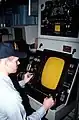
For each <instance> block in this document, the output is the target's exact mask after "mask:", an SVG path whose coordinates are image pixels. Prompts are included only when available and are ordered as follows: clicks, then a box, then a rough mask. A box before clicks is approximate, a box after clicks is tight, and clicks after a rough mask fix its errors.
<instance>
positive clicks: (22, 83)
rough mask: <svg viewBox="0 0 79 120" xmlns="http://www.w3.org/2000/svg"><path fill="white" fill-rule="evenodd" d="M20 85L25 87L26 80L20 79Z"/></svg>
mask: <svg viewBox="0 0 79 120" xmlns="http://www.w3.org/2000/svg"><path fill="white" fill-rule="evenodd" d="M19 85H20V87H22V88H24V87H25V82H24V80H21V81H19Z"/></svg>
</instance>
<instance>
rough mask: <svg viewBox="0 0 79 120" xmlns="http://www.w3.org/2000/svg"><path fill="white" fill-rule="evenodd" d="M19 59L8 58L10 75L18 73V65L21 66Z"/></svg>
mask: <svg viewBox="0 0 79 120" xmlns="http://www.w3.org/2000/svg"><path fill="white" fill-rule="evenodd" d="M18 59H19V58H18V57H14V56H11V57H9V58H8V73H9V74H10V73H16V72H17V68H18V65H19V64H20V62H19V60H18Z"/></svg>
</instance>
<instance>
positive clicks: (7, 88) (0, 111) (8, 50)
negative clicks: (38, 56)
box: [0, 43, 54, 120]
mask: <svg viewBox="0 0 79 120" xmlns="http://www.w3.org/2000/svg"><path fill="white" fill-rule="evenodd" d="M24 57H26V54H24V53H20V52H19V51H17V50H14V48H13V46H12V44H11V43H0V120H41V118H42V117H43V116H44V115H45V113H46V111H47V110H48V109H50V108H51V107H52V106H53V105H54V100H53V99H52V98H45V99H44V102H43V105H42V107H40V108H39V109H38V110H37V111H36V112H34V113H33V114H31V115H29V116H27V113H26V112H25V109H24V107H23V105H22V98H21V96H20V94H19V92H18V91H16V89H15V88H14V85H13V83H12V81H11V79H10V77H9V74H11V73H15V72H16V71H17V68H18V65H19V64H20V62H19V61H18V59H19V58H24ZM32 77H33V75H30V73H26V74H25V76H24V83H27V82H28V81H29V80H30V79H31V78H32ZM26 104H27V103H26Z"/></svg>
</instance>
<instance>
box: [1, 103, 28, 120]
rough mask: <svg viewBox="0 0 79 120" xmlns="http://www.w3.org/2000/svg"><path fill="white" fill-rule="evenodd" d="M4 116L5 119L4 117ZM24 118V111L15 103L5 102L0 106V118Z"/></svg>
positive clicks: (24, 119)
mask: <svg viewBox="0 0 79 120" xmlns="http://www.w3.org/2000/svg"><path fill="white" fill-rule="evenodd" d="M5 118H6V119H5ZM7 119H8V120H26V113H25V112H24V113H21V111H20V108H19V107H18V105H17V104H12V105H11V104H10V105H9V106H7V105H6V104H5V105H4V106H3V108H2V109H1V108H0V120H7Z"/></svg>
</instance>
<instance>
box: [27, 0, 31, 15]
mask: <svg viewBox="0 0 79 120" xmlns="http://www.w3.org/2000/svg"><path fill="white" fill-rule="evenodd" d="M28 15H29V16H30V15H31V0H29V6H28Z"/></svg>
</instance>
